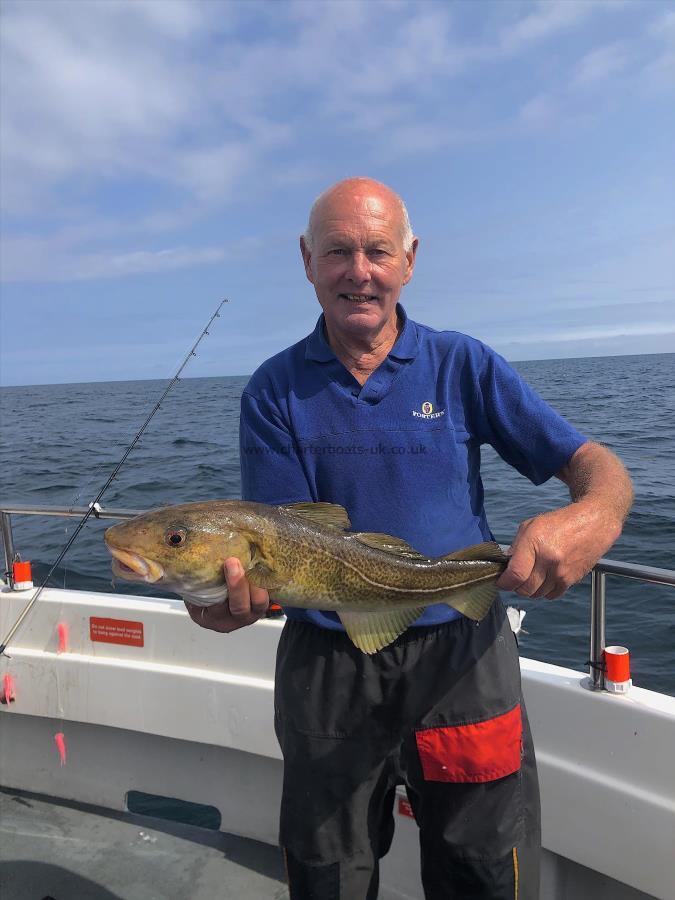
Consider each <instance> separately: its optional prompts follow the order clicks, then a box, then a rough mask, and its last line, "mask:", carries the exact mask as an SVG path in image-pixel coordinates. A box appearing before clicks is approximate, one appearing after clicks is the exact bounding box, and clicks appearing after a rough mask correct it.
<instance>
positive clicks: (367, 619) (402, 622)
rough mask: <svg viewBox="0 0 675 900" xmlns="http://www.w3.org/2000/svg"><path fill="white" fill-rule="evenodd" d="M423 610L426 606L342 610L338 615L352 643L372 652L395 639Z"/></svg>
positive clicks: (360, 648) (364, 650)
mask: <svg viewBox="0 0 675 900" xmlns="http://www.w3.org/2000/svg"><path fill="white" fill-rule="evenodd" d="M423 612H424V607H421V608H420V609H397V610H393V611H388V612H368V613H364V612H345V610H340V612H339V613H338V615H339V616H340V619H341V621H342V624H343V625H344V627H345V631H346V632H347V634H348V635H349V637H350V638H351V640H352V643H354V644H355V645H356V646H357V647H358V648H359V650H363V652H364V653H369V654H372V653H377V651H378V650H381V649H382V648H383V647H387V646H388V645H389V644H391V643H392V642H393V641H395V640H396V638H397V637H398V636H399V634H403V632H404V631H405V630H406V628H407V627H408V626H409V625H411V624H412V623H413V622H414V621H415V619H418V618H419V617H420V616H421V615H422V613H423Z"/></svg>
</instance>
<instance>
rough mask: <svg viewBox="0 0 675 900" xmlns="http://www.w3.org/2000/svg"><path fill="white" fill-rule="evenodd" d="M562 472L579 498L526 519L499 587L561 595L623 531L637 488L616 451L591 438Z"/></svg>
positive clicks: (529, 594)
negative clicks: (633, 487)
mask: <svg viewBox="0 0 675 900" xmlns="http://www.w3.org/2000/svg"><path fill="white" fill-rule="evenodd" d="M557 477H558V478H560V480H561V481H564V482H565V484H566V485H567V486H568V487H569V489H570V494H571V495H572V499H573V500H574V501H575V502H574V503H571V504H570V505H569V506H564V507H563V508H562V509H555V510H553V511H552V512H547V513H543V514H542V515H540V516H535V517H534V518H533V519H526V520H525V521H524V522H523V523H522V524H521V526H520V528H519V529H518V533H517V534H516V537H515V540H514V541H513V544H512V545H511V559H510V560H509V564H508V566H507V568H506V570H505V571H504V572H503V573H502V575H501V576H500V578H499V580H498V581H497V587H498V588H501V589H502V590H506V591H515V592H516V593H517V594H520V596H521V597H535V598H536V597H546V598H547V599H548V600H557V599H558V597H562V595H563V594H564V593H565V591H566V590H567V589H568V588H569V587H570V586H571V585H573V584H576V582H577V581H580V580H581V579H582V578H583V577H584V575H586V574H587V573H588V572H590V570H591V569H592V568H593V566H594V565H595V564H596V562H597V561H598V560H599V559H600V557H601V556H602V555H603V554H605V553H606V552H607V551H608V550H609V548H610V547H611V546H612V544H613V543H614V541H616V539H617V538H618V537H619V535H620V534H621V528H622V525H623V522H624V519H625V518H626V516H627V515H628V510H629V509H630V507H631V503H632V500H633V490H632V486H631V482H630V478H629V477H628V473H627V472H626V470H625V469H624V467H623V466H622V464H621V462H620V461H619V460H618V459H617V458H616V456H615V455H614V454H613V453H611V452H610V451H609V450H608V449H607V448H606V447H602V446H601V445H600V444H596V443H594V442H593V441H588V442H587V443H585V444H583V445H582V446H581V447H580V448H579V449H578V450H577V451H576V453H574V455H573V456H572V458H571V459H570V460H569V462H568V463H567V465H566V466H564V468H562V469H561V470H560V472H558V473H557Z"/></svg>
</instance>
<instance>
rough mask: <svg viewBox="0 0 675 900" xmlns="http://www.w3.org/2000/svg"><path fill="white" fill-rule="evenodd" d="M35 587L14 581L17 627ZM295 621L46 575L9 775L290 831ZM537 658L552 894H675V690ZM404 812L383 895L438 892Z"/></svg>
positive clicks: (12, 609) (531, 707)
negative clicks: (210, 611) (285, 644)
mask: <svg viewBox="0 0 675 900" xmlns="http://www.w3.org/2000/svg"><path fill="white" fill-rule="evenodd" d="M29 597H30V594H17V593H16V592H10V591H3V593H2V596H0V632H2V633H4V632H5V631H6V630H7V629H8V627H9V625H11V624H12V622H13V621H14V620H15V618H16V617H17V616H18V614H19V612H20V611H21V609H22V608H23V605H24V604H25V602H26V601H27V600H28V599H29ZM92 619H94V620H114V622H117V623H119V622H127V623H140V624H142V630H143V644H142V646H139V645H138V642H139V634H140V631H139V628H138V624H132V625H129V626H128V629H127V631H128V636H129V638H128V639H129V643H126V644H118V643H112V642H108V641H106V640H97V641H93V640H92V639H91V635H92ZM59 625H62V626H66V630H67V639H65V646H62V648H61V651H59V642H60V641H61V643H62V644H63V643H64V634H65V632H64V629H63V628H62V629H61V637H59ZM101 628H103V631H101V630H100V629H101ZM105 628H108V629H109V635H110V636H114V635H115V629H117V632H118V634H122V633H123V628H122V626H119V625H117V626H116V625H114V624H112V625H107V626H100V624H99V636H101V634H103V636H104V637H105V634H106V632H105ZM120 629H122V630H120ZM280 629H281V623H280V622H279V621H272V620H266V621H262V622H259V623H257V624H256V625H255V626H252V627H250V628H247V629H245V630H243V631H241V632H238V633H235V634H232V635H219V634H215V633H211V632H207V631H205V630H203V629H199V628H197V627H196V626H195V625H194V624H193V623H192V622H191V621H190V619H189V617H188V616H187V613H186V612H185V609H184V607H183V604H182V603H181V602H180V601H175V600H169V599H152V598H139V597H131V596H124V595H112V594H96V593H90V592H83V591H67V590H55V589H47V590H45V591H44V593H43V595H42V598H41V600H40V603H39V605H38V607H37V609H36V610H35V611H34V613H33V614H32V616H31V617H30V618H29V619H28V621H27V622H26V624H25V626H24V628H23V630H22V631H21V632H20V634H19V635H18V636H17V639H16V642H15V643H14V644H13V645H12V646H11V647H10V648H9V649H8V653H9V655H10V658H9V659H8V658H3V659H2V662H1V663H0V677H2V676H4V675H5V674H10V675H11V676H12V677H13V679H14V683H15V686H16V699H15V700H14V701H13V702H11V703H6V704H4V705H2V706H0V712H1V717H0V726H1V728H0V780H1V781H2V784H3V785H5V786H8V787H10V788H13V789H18V790H24V791H32V792H35V793H37V794H43V795H47V796H52V797H58V798H64V799H67V800H74V801H79V802H82V803H88V804H93V805H95V806H100V807H103V808H106V809H111V810H120V811H123V810H126V809H127V800H126V798H127V794H128V792H129V791H140V792H143V793H146V794H153V795H159V796H163V797H170V798H176V799H179V800H183V801H190V802H192V803H198V804H203V805H205V806H212V807H216V808H217V809H218V810H219V812H220V815H221V825H220V827H221V830H222V831H225V832H230V833H232V834H238V835H242V836H245V837H249V838H255V839H257V840H259V841H264V842H266V843H270V844H274V843H276V839H277V815H278V804H279V796H280V791H281V777H282V762H281V758H280V753H279V748H278V745H277V742H276V738H275V735H274V730H273V703H272V699H273V686H274V685H273V679H274V657H275V651H276V643H277V640H278V637H279V633H280ZM521 668H522V675H523V685H524V692H525V697H526V703H527V706H528V713H529V717H530V721H531V725H532V730H533V734H534V740H535V748H536V752H537V758H538V764H539V773H540V781H541V794H542V838H543V844H544V848H545V853H544V867H543V883H542V893H541V897H542V900H580V898H585V897H589V898H590V897H593V898H594V900H603V898H605V897H606V898H607V900H609V898H610V897H611V900H640V898H645V897H657V898H661V900H672V898H673V896H675V890H674V889H673V878H672V859H673V855H674V853H675V780H674V779H673V777H672V760H673V759H674V758H675V699H674V698H670V697H666V696H665V695H662V694H657V693H654V692H650V691H644V690H640V689H639V688H634V689H633V691H632V692H631V694H630V695H629V696H628V697H620V696H610V695H609V694H605V693H593V692H591V691H589V690H588V689H587V688H586V687H585V686H584V681H585V677H584V675H583V674H582V673H579V672H575V671H573V670H569V669H563V668H560V667H557V666H551V665H547V664H543V663H539V662H535V661H532V660H526V659H523V660H522V661H521ZM58 732H61V733H63V735H64V739H65V748H66V752H67V760H66V764H65V765H61V762H60V758H59V753H58V751H57V748H56V744H55V741H54V735H55V734H56V733H58ZM403 797H404V794H403V793H401V795H400V798H401V799H402V798H403ZM396 816H397V828H396V837H395V839H394V844H393V846H392V849H391V851H390V853H389V854H388V856H387V857H386V859H385V860H384V861H383V869H382V891H381V896H382V897H383V898H387V897H389V898H421V897H422V890H421V886H420V881H419V874H418V870H419V864H418V844H417V829H416V826H415V823H414V820H413V819H412V818H410V817H409V815H406V809H405V804H404V803H403V804H400V809H399V803H398V802H397V809H396Z"/></svg>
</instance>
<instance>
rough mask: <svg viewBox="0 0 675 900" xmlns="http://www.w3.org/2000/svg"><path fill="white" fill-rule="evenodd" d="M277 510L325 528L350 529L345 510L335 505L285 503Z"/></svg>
mask: <svg viewBox="0 0 675 900" xmlns="http://www.w3.org/2000/svg"><path fill="white" fill-rule="evenodd" d="M279 509H286V510H288V512H290V513H292V514H293V515H294V516H299V517H300V518H302V519H308V520H309V521H310V522H314V523H315V524H316V525H323V526H324V527H325V528H337V529H338V530H339V531H346V530H347V529H348V528H350V527H351V524H352V523H351V522H350V521H349V516H348V515H347V510H346V509H345V508H344V506H340V505H339V504H337V503H285V504H284V505H283V506H280V507H279Z"/></svg>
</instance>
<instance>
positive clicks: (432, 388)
mask: <svg viewBox="0 0 675 900" xmlns="http://www.w3.org/2000/svg"><path fill="white" fill-rule="evenodd" d="M398 314H399V320H400V321H402V324H403V327H402V330H401V333H400V334H399V337H398V340H397V341H396V343H395V344H394V346H393V347H392V349H391V351H390V353H389V355H388V356H387V358H386V359H385V360H384V361H383V362H382V364H381V365H380V366H379V367H378V368H377V369H376V370H375V371H374V372H373V373H372V375H371V376H370V377H369V378H368V380H367V381H366V383H365V384H364V385H363V386H361V385H360V384H359V383H358V381H357V380H356V379H355V378H354V377H353V375H351V374H350V373H349V372H348V371H347V369H346V368H345V367H344V366H343V365H342V363H341V362H340V361H339V360H338V359H337V357H336V356H335V354H334V353H333V351H332V350H331V348H330V346H329V344H328V341H327V339H326V336H325V329H324V320H323V315H322V316H320V318H319V320H318V322H317V324H316V328H315V329H314V331H313V332H312V333H311V334H310V335H309V336H308V337H306V338H304V339H303V340H301V341H299V342H298V343H297V344H294V345H293V346H292V347H289V348H288V349H287V350H284V351H282V352H281V353H279V354H277V355H276V356H273V357H272V358H271V359H269V360H267V362H265V363H263V365H262V366H261V367H260V368H259V369H258V370H257V371H256V372H255V373H254V374H253V376H252V377H251V379H250V381H249V383H248V384H247V386H246V388H245V389H244V392H243V395H242V398H241V420H240V454H241V455H240V458H241V476H242V496H243V498H244V499H246V500H255V501H258V502H261V503H270V504H283V503H296V502H301V501H314V502H316V501H320V500H323V501H329V502H331V503H339V504H341V505H342V506H344V507H345V509H346V510H347V512H348V513H349V517H350V519H351V522H352V528H353V529H354V530H355V531H378V532H384V533H385V534H392V535H395V536H397V537H400V538H403V539H404V540H406V541H407V542H408V543H409V544H411V545H412V546H413V547H414V548H415V549H416V550H418V551H419V552H420V553H424V554H427V555H429V556H441V555H443V554H446V553H450V552H452V551H453V550H458V549H460V548H462V547H468V546H470V545H471V544H476V543H480V542H481V541H484V540H491V539H492V537H493V535H492V532H491V531H490V528H489V526H488V522H487V519H486V516H485V509H484V506H483V483H482V481H481V477H480V447H481V445H482V444H491V445H492V446H493V447H494V448H495V450H496V451H497V453H499V455H500V456H501V457H502V458H503V459H504V460H505V461H506V462H507V463H509V465H511V466H513V467H514V468H516V469H517V470H518V471H519V472H520V473H521V474H523V475H525V476H526V477H527V478H529V479H530V480H531V481H532V482H534V483H535V484H541V483H542V482H544V481H546V480H547V479H548V478H550V477H551V476H552V475H553V474H554V473H555V472H557V471H558V470H559V469H561V468H562V467H563V466H564V465H565V463H567V461H568V460H569V458H570V457H571V456H572V454H573V453H574V452H575V450H577V448H578V447H580V446H581V445H582V444H583V443H585V441H586V440H587V438H585V437H584V436H583V435H582V434H580V433H579V432H578V431H577V430H576V429H575V428H573V427H572V426H571V425H570V424H569V423H568V422H566V421H565V419H563V418H562V417H561V416H560V415H558V413H556V412H555V411H554V410H553V409H551V407H550V406H548V404H547V403H545V402H544V401H543V400H542V399H541V397H539V396H538V395H537V394H536V393H535V392H534V391H533V390H532V388H530V387H529V386H528V385H527V384H526V383H525V382H524V381H523V380H522V378H521V377H520V376H519V375H518V373H517V372H516V371H515V370H514V369H513V368H511V366H509V364H508V363H507V362H506V361H505V360H504V359H503V358H502V357H501V356H499V354H497V353H495V352H494V350H491V349H490V348H489V347H487V346H486V345H485V344H482V343H481V342H480V341H477V340H475V339H474V338H471V337H468V336H467V335H465V334H460V333H459V332H456V331H435V330H434V329H433V328H428V327H427V326H426V325H420V324H419V323H417V322H413V321H412V320H410V319H409V318H408V317H407V316H406V314H405V312H404V310H403V308H402V307H401V306H399V307H398ZM284 611H285V613H286V615H287V616H288V617H289V618H294V619H300V620H304V621H311V622H313V623H314V624H316V625H320V626H322V627H325V628H342V625H341V623H340V621H339V619H338V617H337V615H336V614H335V613H330V612H321V611H318V610H317V611H315V610H304V609H296V608H290V607H285V608H284ZM459 615H460V614H459V613H457V612H456V611H455V610H453V609H451V608H450V607H449V606H447V605H445V604H438V605H434V606H430V607H427V609H426V610H425V611H424V614H423V615H422V616H421V617H420V618H419V619H418V620H417V621H416V622H415V625H431V624H436V623H440V622H446V621H448V620H450V619H453V618H456V617H457V616H459Z"/></svg>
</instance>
